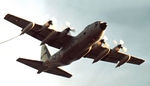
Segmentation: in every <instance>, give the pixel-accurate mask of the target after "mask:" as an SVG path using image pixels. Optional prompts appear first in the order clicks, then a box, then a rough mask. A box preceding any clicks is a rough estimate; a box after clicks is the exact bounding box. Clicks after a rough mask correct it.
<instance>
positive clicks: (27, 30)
mask: <svg viewBox="0 0 150 86" xmlns="http://www.w3.org/2000/svg"><path fill="white" fill-rule="evenodd" d="M34 25H35V24H33V23H32V22H31V23H29V24H28V25H27V26H26V27H25V28H24V29H23V30H22V33H21V34H20V35H22V34H24V33H27V32H29V31H30V30H31V29H32V28H33V27H34Z"/></svg>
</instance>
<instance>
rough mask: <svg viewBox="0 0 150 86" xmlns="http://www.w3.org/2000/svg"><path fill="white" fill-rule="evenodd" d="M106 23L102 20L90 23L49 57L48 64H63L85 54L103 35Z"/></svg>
mask: <svg viewBox="0 0 150 86" xmlns="http://www.w3.org/2000/svg"><path fill="white" fill-rule="evenodd" d="M105 28H106V23H101V22H100V21H97V22H94V23H92V24H90V25H88V26H87V27H86V28H85V29H84V30H83V31H82V32H81V33H80V34H79V35H77V36H76V37H74V38H73V39H72V40H69V41H68V44H67V45H66V46H64V47H63V48H62V49H60V51H58V52H57V53H55V54H54V55H53V56H51V57H50V59H49V64H47V66H63V65H68V64H70V63H71V62H73V61H75V60H78V59H80V58H81V57H83V56H85V55H86V54H87V53H88V52H89V51H90V50H91V48H92V45H93V44H94V43H96V42H97V41H98V40H99V39H100V38H101V37H102V35H103V32H104V30H105Z"/></svg>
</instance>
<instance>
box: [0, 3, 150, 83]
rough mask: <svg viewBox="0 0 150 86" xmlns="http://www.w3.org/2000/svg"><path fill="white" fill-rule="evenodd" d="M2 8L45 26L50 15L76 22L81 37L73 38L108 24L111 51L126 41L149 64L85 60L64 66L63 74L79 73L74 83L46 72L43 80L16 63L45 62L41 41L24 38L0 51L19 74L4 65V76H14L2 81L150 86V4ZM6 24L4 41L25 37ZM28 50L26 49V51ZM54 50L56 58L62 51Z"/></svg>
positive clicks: (45, 4)
mask: <svg viewBox="0 0 150 86" xmlns="http://www.w3.org/2000/svg"><path fill="white" fill-rule="evenodd" d="M0 2H1V1H0ZM1 3H3V4H5V6H3V7H2V8H0V9H1V10H2V13H4V11H5V13H12V14H14V15H17V16H20V17H23V18H25V19H28V20H32V21H34V22H38V23H45V22H46V21H47V20H48V19H44V18H46V17H41V16H45V15H49V17H53V16H54V17H56V18H57V21H58V23H57V24H58V25H63V24H64V22H65V21H70V22H71V25H72V26H73V27H74V28H76V33H72V34H73V35H76V34H78V33H79V32H81V31H82V30H83V29H84V27H85V26H86V25H88V24H90V23H93V22H95V21H97V20H101V21H105V22H107V23H108V27H107V29H106V32H105V35H107V37H108V38H109V40H108V43H109V45H110V47H111V48H112V47H114V46H115V45H114V44H113V42H112V41H113V40H114V39H115V40H120V39H122V40H124V41H125V47H127V48H128V51H127V53H128V54H132V55H134V56H138V57H141V58H143V59H145V60H146V62H145V63H143V64H142V65H140V66H135V65H131V64H125V65H123V66H121V67H120V68H117V69H116V68H115V64H111V63H106V62H98V63H95V64H92V60H90V59H84V58H82V59H81V60H79V61H77V62H74V63H72V64H71V65H69V66H66V67H63V69H65V70H66V71H68V72H70V73H71V74H73V77H72V78H71V79H65V78H62V77H57V76H54V75H50V74H46V73H45V74H44V73H42V74H41V75H37V74H36V71H35V70H33V69H31V68H28V67H27V66H23V65H22V64H19V63H17V62H16V61H15V60H16V59H17V58H18V57H20V56H22V57H26V58H32V59H39V58H40V56H39V55H40V46H39V45H40V42H39V41H37V40H35V39H33V38H31V37H29V36H27V35H24V36H22V37H20V38H18V39H17V40H14V41H11V42H9V43H7V44H5V45H3V46H0V49H1V50H0V51H1V52H3V53H2V54H1V57H4V56H6V58H2V61H6V60H8V61H9V63H10V64H12V66H13V67H14V70H13V71H12V73H13V74H9V72H7V71H8V70H7V69H6V68H7V67H10V65H5V67H4V66H2V65H3V64H4V62H3V63H0V65H1V66H0V67H1V68H2V70H4V71H2V73H1V75H0V76H2V74H8V75H9V76H10V77H3V78H0V79H1V81H3V82H7V81H10V82H12V83H13V84H12V85H15V86H20V85H23V86H26V85H30V84H31V85H36V86H40V85H44V86H51V85H53V86H149V85H150V76H149V73H150V69H149V67H150V61H149V57H150V53H149V52H150V47H149V44H150V38H149V37H150V34H149V33H150V29H149V27H150V24H149V23H150V0H43V1H41V0H32V1H30V0H22V1H21V0H20V1H19V0H15V1H10V2H9V3H7V2H1ZM11 3H12V4H11ZM0 5H2V4H0ZM8 5H9V7H8ZM13 8H15V9H13ZM0 23H1V29H2V28H6V29H5V30H4V29H2V30H3V31H1V32H2V33H4V32H5V31H6V30H7V31H6V32H7V33H8V34H9V35H8V37H7V38H5V37H4V38H3V36H6V34H3V35H2V33H1V35H0V36H1V37H2V38H1V40H5V39H8V38H10V37H11V34H18V33H20V28H18V27H15V26H14V25H13V24H10V23H9V22H6V21H5V20H3V19H2V17H1V20H0ZM4 24H6V25H4ZM2 25H3V27H2ZM59 27H60V26H59ZM59 30H60V29H59ZM6 32H5V33H6ZM14 45H16V46H14ZM22 45H26V47H22ZM27 46H28V47H27ZM10 47H11V48H10ZM29 49H30V50H29ZM49 50H50V52H52V53H54V52H56V51H55V50H54V49H53V48H49ZM33 51H34V53H33ZM6 52H7V53H8V52H9V54H10V56H9V55H7V54H5V53H6ZM18 52H19V53H18ZM3 54H4V55H3ZM34 57H35V58H34ZM3 82H2V83H3ZM0 84H1V83H0ZM6 84H7V85H9V84H8V83H6Z"/></svg>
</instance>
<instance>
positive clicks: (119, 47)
mask: <svg viewBox="0 0 150 86" xmlns="http://www.w3.org/2000/svg"><path fill="white" fill-rule="evenodd" d="M122 48H123V47H122V45H121V44H119V45H117V46H116V47H114V48H113V50H115V51H119V50H120V49H122Z"/></svg>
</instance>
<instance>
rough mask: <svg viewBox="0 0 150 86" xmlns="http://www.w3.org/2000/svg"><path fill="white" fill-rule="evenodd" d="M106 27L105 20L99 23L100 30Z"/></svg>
mask: <svg viewBox="0 0 150 86" xmlns="http://www.w3.org/2000/svg"><path fill="white" fill-rule="evenodd" d="M106 27H107V23H106V22H101V23H100V28H101V29H102V30H105V29H106Z"/></svg>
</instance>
